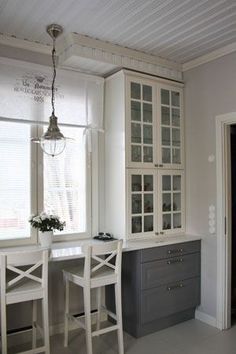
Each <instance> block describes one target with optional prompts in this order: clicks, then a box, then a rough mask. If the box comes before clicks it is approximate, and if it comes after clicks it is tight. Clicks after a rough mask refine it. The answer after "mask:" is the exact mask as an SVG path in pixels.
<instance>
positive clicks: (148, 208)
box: [144, 194, 153, 213]
mask: <svg viewBox="0 0 236 354" xmlns="http://www.w3.org/2000/svg"><path fill="white" fill-rule="evenodd" d="M144 213H153V194H144Z"/></svg>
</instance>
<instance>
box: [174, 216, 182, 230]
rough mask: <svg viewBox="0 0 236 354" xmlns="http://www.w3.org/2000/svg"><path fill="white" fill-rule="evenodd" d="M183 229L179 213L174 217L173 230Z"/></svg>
mask: <svg viewBox="0 0 236 354" xmlns="http://www.w3.org/2000/svg"><path fill="white" fill-rule="evenodd" d="M181 227H182V222H181V213H177V214H174V215H173V228H174V229H180V228H181Z"/></svg>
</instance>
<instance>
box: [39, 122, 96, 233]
mask: <svg viewBox="0 0 236 354" xmlns="http://www.w3.org/2000/svg"><path fill="white" fill-rule="evenodd" d="M64 133H65V134H66V135H67V136H70V137H72V138H74V142H73V143H72V142H71V143H68V146H67V149H66V150H65V151H64V153H63V154H62V156H58V157H54V158H52V157H51V156H48V155H46V154H44V164H43V166H44V178H43V183H44V193H43V194H44V210H45V211H46V212H48V213H53V214H56V215H58V216H59V217H60V218H61V220H62V221H65V222H66V228H65V229H64V230H63V231H62V232H54V234H55V235H60V234H87V233H88V231H89V230H88V220H87V219H88V217H89V215H88V214H89V213H88V205H87V203H88V200H89V198H87V197H88V195H87V193H89V192H88V188H87V182H88V183H89V171H88V168H87V159H86V155H87V154H86V137H85V134H84V129H82V128H76V129H72V128H65V129H64Z"/></svg>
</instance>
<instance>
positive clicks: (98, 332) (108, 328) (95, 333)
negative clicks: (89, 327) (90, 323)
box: [92, 325, 118, 337]
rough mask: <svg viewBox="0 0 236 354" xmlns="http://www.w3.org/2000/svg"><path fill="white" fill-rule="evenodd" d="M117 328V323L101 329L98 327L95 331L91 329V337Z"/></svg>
mask: <svg viewBox="0 0 236 354" xmlns="http://www.w3.org/2000/svg"><path fill="white" fill-rule="evenodd" d="M117 329H118V325H114V326H109V327H106V328H102V329H99V330H97V331H93V332H92V337H96V336H100V335H101V334H105V333H108V332H111V331H116V330H117Z"/></svg>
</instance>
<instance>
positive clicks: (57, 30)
mask: <svg viewBox="0 0 236 354" xmlns="http://www.w3.org/2000/svg"><path fill="white" fill-rule="evenodd" d="M62 32H63V29H62V27H61V26H59V25H57V24H52V25H49V26H47V33H48V34H49V36H50V37H51V38H52V40H53V49H52V64H53V79H52V86H51V93H52V96H51V104H52V114H51V117H50V118H49V126H48V129H47V131H46V132H45V133H44V134H43V135H42V136H41V138H34V139H32V141H33V142H34V143H39V144H40V146H41V148H42V150H43V152H44V153H45V154H47V155H50V156H52V157H54V156H57V155H60V154H61V153H62V152H63V151H64V149H65V147H66V138H65V137H64V135H63V134H62V133H61V132H60V129H59V127H58V125H57V117H56V116H55V80H56V58H55V57H56V49H55V44H56V39H57V37H58V36H60V35H61V34H62Z"/></svg>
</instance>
